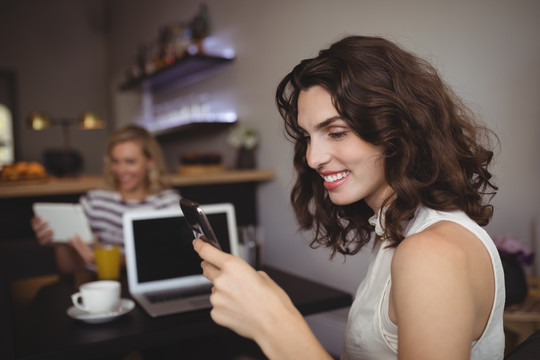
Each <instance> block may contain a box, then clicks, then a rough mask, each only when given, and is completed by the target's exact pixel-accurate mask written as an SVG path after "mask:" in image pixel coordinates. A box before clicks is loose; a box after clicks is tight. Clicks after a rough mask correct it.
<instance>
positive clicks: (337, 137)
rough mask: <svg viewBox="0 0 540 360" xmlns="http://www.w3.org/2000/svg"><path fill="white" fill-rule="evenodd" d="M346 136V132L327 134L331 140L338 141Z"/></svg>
mask: <svg viewBox="0 0 540 360" xmlns="http://www.w3.org/2000/svg"><path fill="white" fill-rule="evenodd" d="M345 135H347V131H335V132H331V133H329V134H328V136H330V137H331V138H332V139H340V138H342V137H344V136H345Z"/></svg>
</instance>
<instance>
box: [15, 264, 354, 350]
mask: <svg viewBox="0 0 540 360" xmlns="http://www.w3.org/2000/svg"><path fill="white" fill-rule="evenodd" d="M264 270H265V271H266V272H267V273H268V274H269V275H270V276H271V277H272V278H273V279H274V280H275V281H276V282H277V283H278V284H279V285H280V286H281V287H283V289H284V290H285V291H286V292H287V293H288V294H289V296H290V297H291V299H292V301H293V303H294V304H295V305H296V307H297V308H298V309H299V310H300V312H301V313H302V314H303V315H310V314H314V313H318V312H324V311H330V310H333V309H338V308H341V307H345V306H348V305H350V304H351V301H352V297H351V295H350V294H348V293H345V292H343V291H340V290H336V289H334V288H331V287H328V286H325V285H322V284H318V283H315V282H313V281H309V280H306V279H303V278H300V277H298V276H294V275H291V274H288V273H285V272H283V271H279V270H276V269H272V268H264ZM74 292H75V289H74V288H73V286H70V285H68V284H67V283H66V282H63V281H60V282H58V283H54V284H52V285H48V286H45V287H44V288H42V289H41V290H40V291H39V292H38V293H37V295H36V297H35V298H34V300H33V301H32V305H31V307H30V309H29V313H28V314H27V315H28V317H27V318H24V319H21V318H14V319H12V320H13V333H12V336H13V342H14V353H15V358H16V359H43V358H54V359H62V358H65V359H76V358H82V357H83V356H84V358H97V357H101V356H104V355H107V354H111V353H118V352H129V351H133V350H136V349H145V348H151V347H156V346H161V345H165V344H170V343H175V342H176V343H178V342H186V343H189V342H194V341H198V340H200V339H212V338H218V337H220V336H224V335H226V336H237V335H234V334H233V333H232V332H231V331H229V330H227V329H225V328H223V327H221V326H219V325H216V324H215V323H214V322H213V321H212V320H211V318H210V311H209V309H206V310H199V311H193V312H188V313H183V314H174V315H168V316H163V317H158V318H151V317H150V316H148V315H147V314H146V313H145V311H144V310H143V309H142V308H141V307H139V306H138V305H137V306H136V307H135V309H133V310H132V311H131V312H129V313H128V314H126V315H124V316H122V317H120V318H118V319H115V320H114V321H111V322H108V323H102V324H88V323H84V322H81V321H78V320H75V319H72V318H71V317H69V316H68V315H67V313H66V310H67V309H68V308H69V307H70V306H71V305H72V303H71V299H70V295H71V294H72V293H74ZM122 297H123V298H131V297H130V296H129V292H128V291H127V289H126V288H125V287H124V289H123V290H122Z"/></svg>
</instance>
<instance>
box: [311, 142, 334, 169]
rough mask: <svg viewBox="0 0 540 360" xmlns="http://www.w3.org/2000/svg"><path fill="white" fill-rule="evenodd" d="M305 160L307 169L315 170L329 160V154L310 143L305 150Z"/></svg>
mask: <svg viewBox="0 0 540 360" xmlns="http://www.w3.org/2000/svg"><path fill="white" fill-rule="evenodd" d="M306 160H307V163H308V165H309V167H310V168H312V169H315V170H316V169H318V168H320V167H321V166H322V165H324V164H326V163H327V162H328V161H329V160H330V153H329V152H328V151H327V150H326V149H325V148H324V147H323V146H320V145H318V144H314V143H311V144H309V145H308V147H307V150H306Z"/></svg>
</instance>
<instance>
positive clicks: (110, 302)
mask: <svg viewBox="0 0 540 360" xmlns="http://www.w3.org/2000/svg"><path fill="white" fill-rule="evenodd" d="M71 300H72V301H73V305H75V306H76V307H77V308H79V309H81V310H83V311H86V312H88V313H95V314H97V313H107V312H110V311H114V310H116V309H118V307H119V305H120V283H119V282H118V281H114V280H100V281H92V282H88V283H86V284H82V285H81V286H80V287H79V292H77V293H75V294H73V295H71ZM80 300H82V303H81V302H80Z"/></svg>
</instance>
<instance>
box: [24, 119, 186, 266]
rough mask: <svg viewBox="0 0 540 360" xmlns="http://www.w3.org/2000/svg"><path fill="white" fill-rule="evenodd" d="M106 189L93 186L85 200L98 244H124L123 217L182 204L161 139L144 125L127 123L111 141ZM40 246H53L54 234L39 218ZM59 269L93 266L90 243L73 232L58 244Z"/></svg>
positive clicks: (34, 224)
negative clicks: (171, 183)
mask: <svg viewBox="0 0 540 360" xmlns="http://www.w3.org/2000/svg"><path fill="white" fill-rule="evenodd" d="M104 177H105V183H106V188H104V189H96V190H91V191H89V192H88V193H86V194H85V195H83V196H82V197H81V199H80V203H81V204H82V205H83V208H84V211H85V213H86V216H87V217H88V221H89V223H90V228H91V229H92V232H93V233H94V238H95V243H96V244H97V243H99V244H102V245H107V244H112V245H118V246H120V247H123V242H124V239H123V229H122V215H123V214H124V212H125V211H128V210H132V209H140V208H151V209H162V208H166V207H170V206H178V200H179V198H180V195H179V194H178V192H177V191H175V190H173V189H170V188H169V186H168V184H167V181H166V167H165V163H164V160H163V155H162V152H161V149H160V146H159V144H158V143H157V141H156V139H155V138H154V137H153V136H152V135H151V134H150V133H149V132H148V131H146V130H145V129H144V128H142V127H139V126H136V125H128V126H125V127H123V128H120V129H118V130H117V131H116V132H115V133H113V134H112V136H111V137H110V139H109V142H108V145H107V151H106V155H105V159H104ZM31 224H32V228H33V230H34V232H35V234H36V237H37V239H38V241H39V243H40V244H41V245H50V244H51V243H52V242H51V240H52V236H53V232H52V230H51V229H50V228H49V226H48V224H47V223H46V222H44V221H43V220H42V219H41V218H39V217H37V216H36V217H34V218H33V219H32V220H31ZM55 253H56V262H57V266H58V270H59V271H60V273H64V274H65V273H76V272H79V271H84V270H85V269H87V268H89V267H90V268H91V267H92V265H93V263H94V254H93V249H92V247H91V246H89V245H88V244H86V243H85V242H83V241H82V239H81V238H80V237H79V236H74V237H73V238H72V239H70V240H69V242H68V244H59V245H56V248H55Z"/></svg>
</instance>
